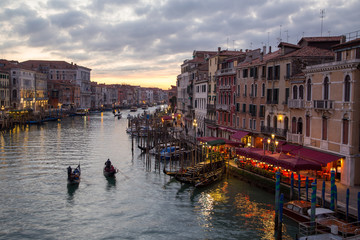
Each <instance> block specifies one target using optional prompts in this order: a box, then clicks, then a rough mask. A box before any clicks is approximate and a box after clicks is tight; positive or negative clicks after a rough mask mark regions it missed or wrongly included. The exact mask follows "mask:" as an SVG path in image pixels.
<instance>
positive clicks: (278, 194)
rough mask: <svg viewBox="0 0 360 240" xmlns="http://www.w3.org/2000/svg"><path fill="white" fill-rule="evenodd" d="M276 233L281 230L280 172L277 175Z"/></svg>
mask: <svg viewBox="0 0 360 240" xmlns="http://www.w3.org/2000/svg"><path fill="white" fill-rule="evenodd" d="M275 177H276V181H275V233H276V232H277V231H278V228H279V196H280V172H276V173H275Z"/></svg>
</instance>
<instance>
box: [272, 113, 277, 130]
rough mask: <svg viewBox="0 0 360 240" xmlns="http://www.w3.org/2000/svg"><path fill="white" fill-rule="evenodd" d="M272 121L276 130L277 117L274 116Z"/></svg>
mask: <svg viewBox="0 0 360 240" xmlns="http://www.w3.org/2000/svg"><path fill="white" fill-rule="evenodd" d="M273 121H274V123H273V124H274V128H275V129H276V128H277V117H276V116H274V118H273Z"/></svg>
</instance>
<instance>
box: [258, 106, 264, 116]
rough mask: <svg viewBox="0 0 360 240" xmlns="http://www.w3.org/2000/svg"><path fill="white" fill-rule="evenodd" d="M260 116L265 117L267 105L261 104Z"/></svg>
mask: <svg viewBox="0 0 360 240" xmlns="http://www.w3.org/2000/svg"><path fill="white" fill-rule="evenodd" d="M259 117H265V106H264V105H260V110H259Z"/></svg>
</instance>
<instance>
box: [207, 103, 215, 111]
mask: <svg viewBox="0 0 360 240" xmlns="http://www.w3.org/2000/svg"><path fill="white" fill-rule="evenodd" d="M206 109H207V110H208V111H209V112H211V111H216V105H215V104H206Z"/></svg>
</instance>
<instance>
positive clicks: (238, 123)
mask: <svg viewBox="0 0 360 240" xmlns="http://www.w3.org/2000/svg"><path fill="white" fill-rule="evenodd" d="M236 127H238V128H239V127H240V118H239V117H237V118H236Z"/></svg>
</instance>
